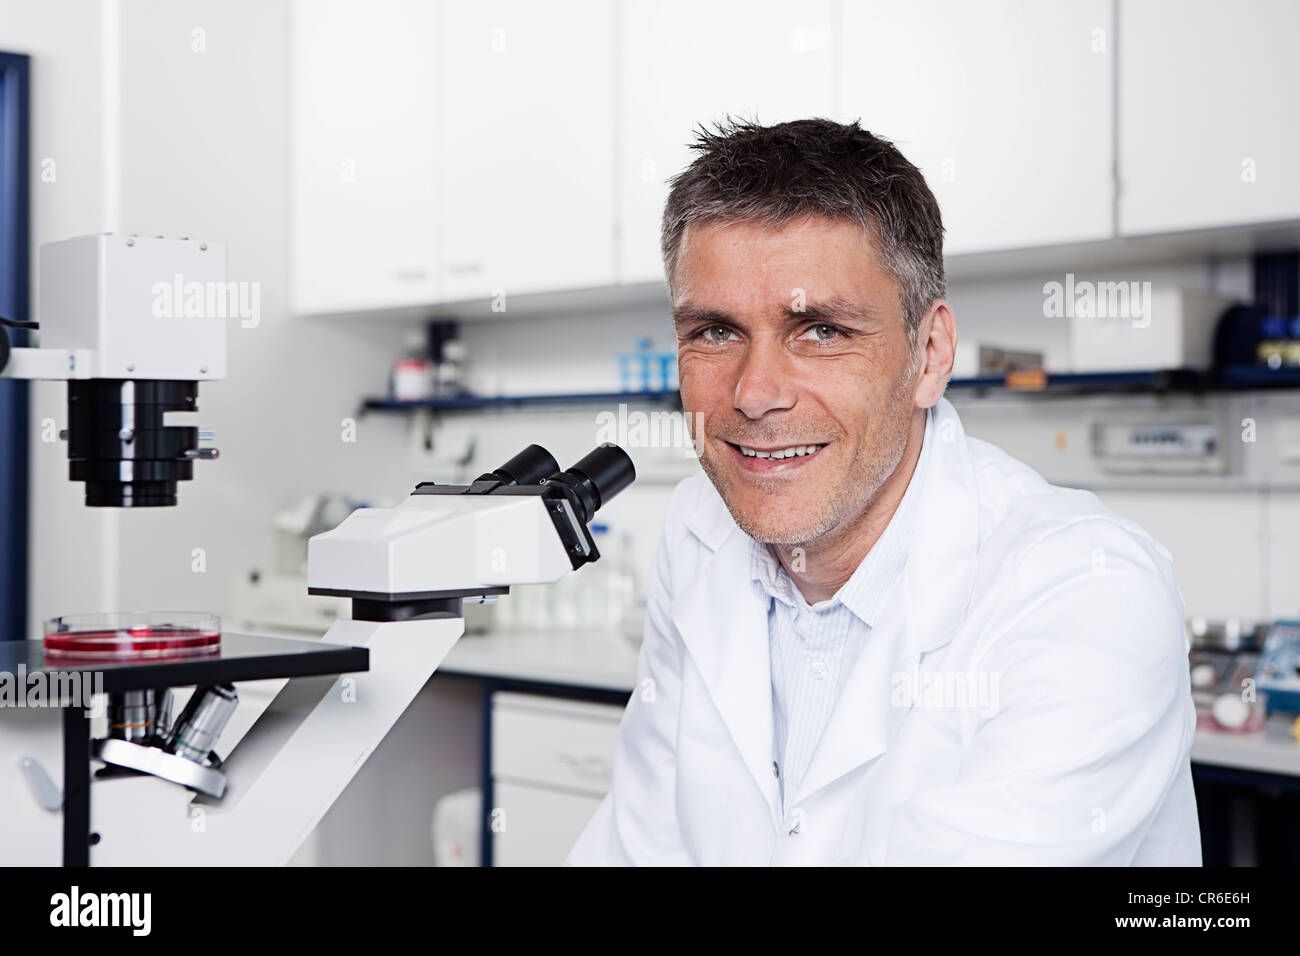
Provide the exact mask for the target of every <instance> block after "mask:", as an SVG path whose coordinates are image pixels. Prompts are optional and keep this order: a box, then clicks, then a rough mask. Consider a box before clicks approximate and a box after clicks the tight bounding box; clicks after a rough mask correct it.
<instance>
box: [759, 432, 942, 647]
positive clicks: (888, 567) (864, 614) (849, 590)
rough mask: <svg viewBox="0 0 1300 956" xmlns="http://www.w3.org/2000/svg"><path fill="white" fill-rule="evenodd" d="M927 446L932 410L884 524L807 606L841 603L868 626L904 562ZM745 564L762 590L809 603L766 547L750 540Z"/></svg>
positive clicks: (823, 607) (924, 471) (926, 465)
mask: <svg viewBox="0 0 1300 956" xmlns="http://www.w3.org/2000/svg"><path fill="white" fill-rule="evenodd" d="M933 445H934V410H933V409H928V410H927V411H926V416H925V432H924V435H923V437H922V439H921V454H920V456H919V457H918V458H917V462H916V468H915V469H913V471H912V477H911V479H910V480H909V481H908V483H907V490H906V491H905V492H904V493H903V499H902V501H900V502H899V503H898V508H897V509H895V511H894V514H893V517H892V518H890V519H889V524H888V525H887V526H886V527H885V530H884V532H883V533H882V534H881V536H880V537H879V539H877V541H876V543H875V544H874V545H872V546H871V550H870V551H868V552H867V555H866V557H865V558H863V559H862V563H861V564H859V565H858V567H857V570H855V571H854V572H853V575H852V576H851V577H850V578H849V579H848V581H846V582H845V583H844V585H843V586H842V587H841V588H840V589H839V590H838V591H836V592H835V595H834V596H833V597H831V598H830V599H829V600H826V601H822V602H819V603H818V604H815V605H812V606H811V609H812V610H814V611H822V610H826V609H829V608H831V607H834V606H836V605H839V604H843V605H844V606H845V607H847V608H848V609H849V610H850V611H852V612H853V614H854V615H855V616H857V617H858V618H860V619H861V620H862V622H863V623H864V624H866V625H867V626H868V627H870V626H871V625H872V624H873V622H875V621H876V620H878V619H879V617H880V613H881V611H882V610H883V609H884V606H885V602H886V601H887V600H888V599H889V595H890V592H891V591H892V590H893V588H894V585H895V584H896V583H897V581H898V578H899V577H900V576H901V575H902V572H903V569H904V567H906V565H907V555H908V551H909V549H910V547H911V543H912V532H913V529H914V527H915V525H916V515H917V509H918V506H919V501H920V497H921V487H922V486H923V485H924V484H925V476H926V474H927V472H928V470H929V462H930V451H931V448H932V447H933ZM749 567H750V576H751V578H752V580H753V582H754V585H755V587H756V588H758V589H760V590H761V591H762V592H763V593H766V594H767V595H768V596H769V597H773V598H776V599H777V600H778V601H781V602H782V603H783V604H787V605H789V606H790V607H793V608H796V609H801V608H807V607H809V605H808V603H807V601H805V600H804V597H803V595H802V594H801V593H800V592H799V589H798V588H797V587H795V586H794V582H793V581H791V580H790V576H789V575H788V574H786V573H785V569H784V568H783V567H781V562H780V561H778V560H777V558H776V554H775V553H774V552H773V550H772V548H771V547H770V546H769V545H766V544H763V543H762V542H759V541H751V542H750V561H749Z"/></svg>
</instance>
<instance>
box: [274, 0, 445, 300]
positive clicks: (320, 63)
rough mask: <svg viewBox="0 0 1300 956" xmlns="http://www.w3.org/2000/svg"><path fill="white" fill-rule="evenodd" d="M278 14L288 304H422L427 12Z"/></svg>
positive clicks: (431, 126)
mask: <svg viewBox="0 0 1300 956" xmlns="http://www.w3.org/2000/svg"><path fill="white" fill-rule="evenodd" d="M290 10H291V12H290V15H291V18H292V20H291V24H292V25H291V28H290V51H289V59H290V63H289V75H290V90H291V92H290V107H291V108H290V123H291V130H290V164H291V172H290V176H289V188H290V196H289V207H290V213H289V214H290V236H291V250H292V251H291V258H290V283H291V298H292V303H293V310H294V311H295V312H298V313H314V312H351V311H358V310H362V309H371V308H385V307H391V306H404V305H413V304H421V303H428V302H433V301H435V300H437V299H438V298H439V297H440V295H441V290H440V288H439V285H438V272H437V268H436V266H437V260H438V256H437V250H436V237H437V230H438V228H439V224H440V223H441V221H442V216H441V215H440V211H439V202H438V195H437V189H436V185H437V182H436V181H437V171H438V165H439V155H438V153H439V150H438V147H437V144H436V133H437V126H436V123H435V119H434V117H435V103H436V98H435V93H436V83H435V75H434V74H435V69H434V62H435V61H434V57H433V56H432V55H431V52H430V51H432V50H433V49H435V47H436V44H437V34H438V29H437V11H436V8H435V6H434V5H433V4H429V3H420V2H416V0H372V2H368V3H364V4H359V3H354V2H351V0H295V2H294V3H293V4H292V7H291V8H290Z"/></svg>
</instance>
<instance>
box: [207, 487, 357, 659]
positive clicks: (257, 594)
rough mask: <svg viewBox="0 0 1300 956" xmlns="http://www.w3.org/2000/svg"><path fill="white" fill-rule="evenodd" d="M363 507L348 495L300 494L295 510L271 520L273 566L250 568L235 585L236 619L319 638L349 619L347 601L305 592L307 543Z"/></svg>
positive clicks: (248, 626) (291, 509) (275, 516)
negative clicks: (345, 619)
mask: <svg viewBox="0 0 1300 956" xmlns="http://www.w3.org/2000/svg"><path fill="white" fill-rule="evenodd" d="M366 504H367V502H365V501H363V500H361V499H358V498H354V497H352V496H351V495H343V494H334V493H328V492H323V493H315V494H308V495H303V496H302V497H301V498H299V499H298V501H297V502H296V503H295V504H294V506H293V507H291V508H287V509H285V510H283V511H279V512H277V513H276V514H275V515H274V516H273V518H272V522H271V527H272V532H273V541H272V546H273V555H272V559H271V563H270V564H269V565H265V566H258V567H255V568H250V569H249V571H248V574H247V576H246V577H245V578H243V579H242V580H241V581H240V582H239V584H238V585H237V587H236V589H235V594H234V613H233V617H234V619H235V620H237V621H239V622H240V624H241V625H242V626H243V627H245V628H254V629H255V628H267V627H269V628H273V629H276V630H290V631H304V632H308V633H314V634H322V633H324V632H325V631H327V630H328V629H329V627H330V625H332V624H333V623H334V622H335V621H337V620H338V619H339V618H342V617H347V611H348V604H347V601H345V600H343V599H341V598H320V597H313V596H311V595H309V594H308V593H307V542H308V540H310V539H311V537H312V536H313V535H317V534H320V533H321V532H322V531H328V530H329V529H330V528H333V527H335V526H336V525H337V524H338V523H339V522H340V521H342V520H343V519H344V518H346V517H347V516H348V515H350V514H351V513H352V512H353V511H355V510H356V509H357V508H364V507H365V506H366Z"/></svg>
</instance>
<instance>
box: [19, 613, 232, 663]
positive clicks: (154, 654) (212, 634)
mask: <svg viewBox="0 0 1300 956" xmlns="http://www.w3.org/2000/svg"><path fill="white" fill-rule="evenodd" d="M220 649H221V618H219V617H217V616H216V615H215V614H207V613H203V612H199V611H108V612H101V613H94V614H66V615H64V616H62V617H52V618H50V619H49V620H47V621H46V622H45V656H46V658H49V659H74V658H75V659H76V660H79V661H90V660H97V661H105V660H141V659H150V658H161V657H167V658H171V657H198V656H206V655H211V654H216V653H217V652H218V651H220Z"/></svg>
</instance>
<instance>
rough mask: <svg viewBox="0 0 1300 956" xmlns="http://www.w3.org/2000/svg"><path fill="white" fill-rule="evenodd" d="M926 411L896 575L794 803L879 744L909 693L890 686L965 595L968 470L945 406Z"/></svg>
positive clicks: (971, 487)
mask: <svg viewBox="0 0 1300 956" xmlns="http://www.w3.org/2000/svg"><path fill="white" fill-rule="evenodd" d="M934 415H935V419H934V430H933V432H932V438H933V441H934V446H933V450H932V453H931V457H930V462H929V464H930V467H929V473H928V474H927V475H926V479H925V484H924V486H923V488H922V494H921V500H920V502H919V508H918V515H917V519H916V528H915V530H914V531H913V537H912V542H911V546H910V548H909V550H908V558H907V564H906V566H905V568H904V570H903V576H902V580H901V582H900V585H899V587H898V588H897V589H896V590H895V593H894V594H893V595H892V596H891V597H890V599H889V601H888V602H887V604H886V607H885V610H884V611H883V612H882V614H881V619H880V621H879V622H878V623H877V624H875V625H874V626H873V627H872V629H871V632H870V633H869V634H868V635H867V636H866V638H865V640H866V644H865V645H864V646H863V648H862V651H861V653H859V655H858V659H857V661H856V662H855V663H854V666H853V670H852V671H851V672H850V674H849V677H848V679H847V680H846V681H845V686H844V689H843V692H842V693H841V694H840V697H839V699H838V700H837V701H836V704H835V708H834V710H833V711H832V712H831V716H830V720H829V722H828V723H827V725H826V730H825V731H824V733H823V735H822V738H821V741H820V742H819V744H818V746H817V750H816V751H815V752H814V753H813V757H812V762H811V763H810V764H809V767H808V772H807V773H806V774H805V775H804V779H803V783H802V785H801V786H800V788H799V793H798V795H797V796H796V798H795V803H796V804H797V803H798V802H799V801H801V800H803V799H804V798H805V797H807V796H808V795H809V794H812V793H815V792H816V791H817V790H819V789H821V788H822V787H824V786H826V785H827V784H829V783H831V782H832V781H834V780H836V779H838V778H839V777H841V776H843V775H844V774H845V773H848V772H849V771H851V770H854V769H855V768H857V767H859V766H861V765H862V764H864V763H866V762H867V761H869V760H873V759H875V758H876V757H878V756H879V755H880V754H882V753H884V752H885V750H886V749H887V748H888V746H889V742H890V740H891V739H892V738H893V735H894V733H895V732H896V731H897V729H898V726H899V725H900V724H901V723H902V720H903V718H904V717H905V716H906V715H907V713H908V710H909V709H910V703H911V700H912V697H913V694H896V690H897V688H898V687H899V685H900V684H901V682H903V681H909V680H913V681H914V677H915V672H916V668H917V665H918V663H919V661H920V659H921V655H922V654H924V653H925V652H927V651H932V650H935V649H937V648H939V647H942V646H943V645H944V644H946V643H948V642H949V641H950V640H952V637H953V635H954V633H955V632H956V630H957V628H958V626H959V625H960V624H961V621H962V618H963V617H964V616H965V612H966V608H967V605H968V604H969V602H970V596H971V587H972V584H973V582H974V577H975V556H976V553H977V552H978V550H979V496H978V493H977V489H976V484H975V470H974V467H973V466H972V464H971V460H970V452H969V449H968V448H967V445H966V436H965V433H964V431H963V430H962V427H961V420H960V419H959V418H958V417H957V413H956V411H955V410H954V409H953V407H952V405H951V404H950V403H949V402H948V401H947V400H946V399H942V400H940V402H939V404H938V405H937V406H935V409H934ZM914 690H915V688H913V691H914ZM895 697H897V698H898V699H897V700H896V701H895V700H894V698H895Z"/></svg>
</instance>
